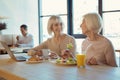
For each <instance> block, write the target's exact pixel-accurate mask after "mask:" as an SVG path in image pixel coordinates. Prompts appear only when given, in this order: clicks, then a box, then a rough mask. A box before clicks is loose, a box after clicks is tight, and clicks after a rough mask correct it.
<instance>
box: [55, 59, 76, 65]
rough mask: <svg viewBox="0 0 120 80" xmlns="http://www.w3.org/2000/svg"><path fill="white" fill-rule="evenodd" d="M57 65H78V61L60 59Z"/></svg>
mask: <svg viewBox="0 0 120 80" xmlns="http://www.w3.org/2000/svg"><path fill="white" fill-rule="evenodd" d="M56 63H57V64H76V61H75V60H74V59H73V58H68V59H63V58H59V59H57V60H56Z"/></svg>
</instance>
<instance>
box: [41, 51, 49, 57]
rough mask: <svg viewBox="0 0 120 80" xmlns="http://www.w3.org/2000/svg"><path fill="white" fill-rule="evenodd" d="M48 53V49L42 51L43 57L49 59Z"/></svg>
mask: <svg viewBox="0 0 120 80" xmlns="http://www.w3.org/2000/svg"><path fill="white" fill-rule="evenodd" d="M49 52H50V50H49V49H42V53H43V57H44V58H48V57H49Z"/></svg>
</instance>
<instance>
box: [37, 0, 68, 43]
mask: <svg viewBox="0 0 120 80" xmlns="http://www.w3.org/2000/svg"><path fill="white" fill-rule="evenodd" d="M40 1H41V2H39V3H40V4H39V9H40V30H41V41H45V40H46V39H47V38H48V37H49V35H48V33H47V22H48V19H49V17H50V16H51V15H59V16H60V17H61V18H62V20H63V22H64V25H65V28H64V32H65V33H67V0H40ZM43 34H44V35H43ZM41 41H40V42H41Z"/></svg>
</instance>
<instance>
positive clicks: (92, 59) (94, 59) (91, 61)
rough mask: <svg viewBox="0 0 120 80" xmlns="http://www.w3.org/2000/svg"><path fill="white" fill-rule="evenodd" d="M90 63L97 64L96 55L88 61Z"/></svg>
mask: <svg viewBox="0 0 120 80" xmlns="http://www.w3.org/2000/svg"><path fill="white" fill-rule="evenodd" d="M87 64H89V65H97V61H96V58H95V57H92V58H91V59H90V60H88V61H87Z"/></svg>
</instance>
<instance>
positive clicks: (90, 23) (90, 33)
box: [80, 13, 117, 67]
mask: <svg viewBox="0 0 120 80" xmlns="http://www.w3.org/2000/svg"><path fill="white" fill-rule="evenodd" d="M102 26H103V23H102V19H101V17H100V15H99V14H97V13H88V14H85V15H84V16H83V21H82V24H81V25H80V27H81V29H82V33H83V34H84V35H86V36H87V37H86V39H85V40H84V41H83V43H82V51H84V52H85V53H86V60H85V61H86V63H87V64H88V65H109V66H113V67H116V66H117V64H116V59H115V52H114V48H113V45H112V43H111V41H110V40H108V39H107V38H106V37H104V36H102V35H101V34H100V31H101V29H102Z"/></svg>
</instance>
